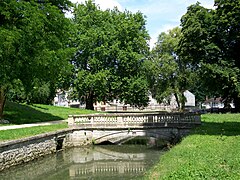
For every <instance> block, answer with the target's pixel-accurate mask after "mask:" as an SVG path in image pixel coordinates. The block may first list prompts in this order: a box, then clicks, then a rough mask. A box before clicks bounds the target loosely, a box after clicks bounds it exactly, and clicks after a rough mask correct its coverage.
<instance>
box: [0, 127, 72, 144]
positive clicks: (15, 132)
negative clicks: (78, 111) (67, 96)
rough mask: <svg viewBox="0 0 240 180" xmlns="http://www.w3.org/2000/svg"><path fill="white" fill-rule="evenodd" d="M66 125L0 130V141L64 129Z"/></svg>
mask: <svg viewBox="0 0 240 180" xmlns="http://www.w3.org/2000/svg"><path fill="white" fill-rule="evenodd" d="M67 127H68V125H67V123H61V124H53V125H48V126H35V127H28V128H20V129H11V130H2V131H0V141H7V140H14V139H21V138H24V137H29V136H34V135H38V134H42V133H47V132H53V131H57V130H61V129H65V128H67Z"/></svg>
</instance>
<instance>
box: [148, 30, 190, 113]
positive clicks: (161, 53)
mask: <svg viewBox="0 0 240 180" xmlns="http://www.w3.org/2000/svg"><path fill="white" fill-rule="evenodd" d="M180 38H181V29H180V28H179V27H176V28H174V29H172V30H169V31H168V33H165V32H162V33H161V34H160V35H159V37H158V41H157V43H156V46H155V47H154V48H153V50H152V52H151V59H150V62H149V64H150V65H148V66H149V67H150V70H149V72H150V74H149V79H150V83H151V92H152V95H153V97H154V98H156V100H157V101H158V102H160V103H162V102H164V101H165V102H169V101H170V99H171V97H172V96H173V95H174V96H175V99H176V101H177V104H178V107H179V109H180V110H183V109H184V107H185V101H186V98H185V96H184V92H185V91H186V90H187V89H189V86H190V84H191V82H192V78H193V77H194V76H193V73H192V71H191V68H190V67H188V64H187V63H185V62H184V61H183V60H182V59H181V57H180V56H179V55H178V52H177V50H178V44H179V40H180Z"/></svg>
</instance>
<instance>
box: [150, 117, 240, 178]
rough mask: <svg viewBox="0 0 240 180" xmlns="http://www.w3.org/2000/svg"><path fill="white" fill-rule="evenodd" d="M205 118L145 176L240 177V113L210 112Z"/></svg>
mask: <svg viewBox="0 0 240 180" xmlns="http://www.w3.org/2000/svg"><path fill="white" fill-rule="evenodd" d="M202 121H203V124H202V126H201V127H198V128H196V129H195V130H193V132H192V134H191V135H190V136H188V137H186V138H184V139H183V141H182V142H181V143H180V144H178V145H176V146H175V147H174V148H172V149H171V150H170V151H169V152H167V153H166V154H164V155H163V156H161V159H160V161H159V163H158V164H157V165H156V166H155V167H153V168H152V169H151V170H150V171H149V172H148V174H147V175H146V179H194V180H195V179H240V114H207V115H202Z"/></svg>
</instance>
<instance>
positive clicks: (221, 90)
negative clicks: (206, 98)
mask: <svg viewBox="0 0 240 180" xmlns="http://www.w3.org/2000/svg"><path fill="white" fill-rule="evenodd" d="M215 6H216V9H215V10H211V9H206V8H204V7H202V6H201V5H200V4H199V3H197V4H194V5H191V6H190V7H188V11H187V13H186V14H185V15H184V16H183V17H182V19H181V26H182V38H181V40H180V46H179V47H180V48H179V54H180V56H181V57H182V58H184V59H185V61H188V62H189V64H190V65H191V66H192V67H193V68H195V69H196V70H197V71H198V72H199V77H201V78H200V79H201V81H202V82H201V86H203V87H204V88H205V92H209V93H211V94H216V95H221V96H222V97H223V98H224V99H225V102H226V104H227V103H229V101H231V100H233V101H234V104H235V107H236V109H237V110H238V111H239V110H240V83H239V80H240V79H239V77H240V66H239V64H240V63H239V62H240V60H239V57H240V54H239V51H238V49H239V47H240V41H239V40H240V31H239V30H240V24H239V17H240V11H239V9H240V1H239V0H234V1H230V0H224V1H223V0H219V1H215ZM199 85H200V84H199ZM206 95H207V94H206Z"/></svg>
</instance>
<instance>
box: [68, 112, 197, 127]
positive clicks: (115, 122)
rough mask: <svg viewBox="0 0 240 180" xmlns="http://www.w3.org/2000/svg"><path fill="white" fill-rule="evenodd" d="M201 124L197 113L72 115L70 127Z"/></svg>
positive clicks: (69, 119)
mask: <svg viewBox="0 0 240 180" xmlns="http://www.w3.org/2000/svg"><path fill="white" fill-rule="evenodd" d="M200 124H201V116H200V114H197V113H118V114H90V115H70V116H69V118H68V125H69V127H91V128H108V127H109V128H122V127H124V128H126V127H129V128H131V127H132V128H137V127H153V126H154V127H156V126H160V127H170V126H174V127H176V126H177V127H179V126H184V127H186V126H195V125H200Z"/></svg>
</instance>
